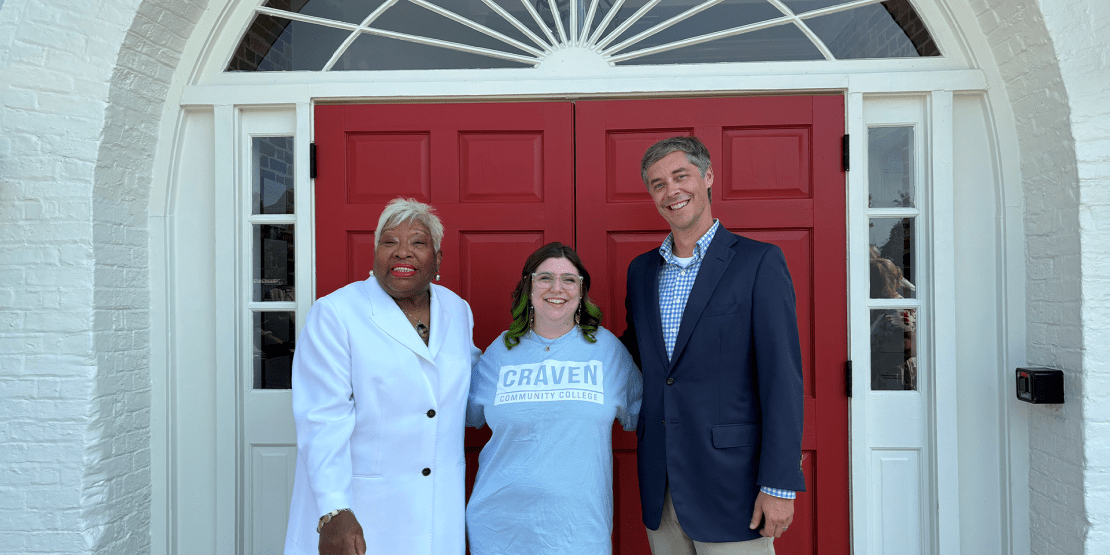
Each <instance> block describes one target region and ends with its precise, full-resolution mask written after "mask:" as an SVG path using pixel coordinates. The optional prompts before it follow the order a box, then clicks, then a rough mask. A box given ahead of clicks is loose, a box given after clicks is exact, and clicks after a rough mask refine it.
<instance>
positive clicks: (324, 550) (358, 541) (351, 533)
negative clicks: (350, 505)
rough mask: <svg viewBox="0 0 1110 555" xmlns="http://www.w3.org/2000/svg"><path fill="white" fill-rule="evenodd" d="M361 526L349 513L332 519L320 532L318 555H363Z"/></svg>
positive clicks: (353, 515) (364, 543) (364, 548)
mask: <svg viewBox="0 0 1110 555" xmlns="http://www.w3.org/2000/svg"><path fill="white" fill-rule="evenodd" d="M365 553H366V540H365V539H364V538H363V537H362V526H361V525H360V524H359V523H358V519H357V518H355V514H354V513H352V512H351V511H343V512H341V513H339V514H337V515H335V516H333V517H332V519H331V520H330V521H328V523H327V524H325V525H324V527H323V529H321V530H320V555H365Z"/></svg>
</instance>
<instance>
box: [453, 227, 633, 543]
mask: <svg viewBox="0 0 1110 555" xmlns="http://www.w3.org/2000/svg"><path fill="white" fill-rule="evenodd" d="M589 290H590V274H589V272H587V271H586V268H585V267H584V266H582V261H581V260H580V259H579V258H578V254H577V253H575V252H574V250H573V249H571V248H570V247H567V246H565V245H563V244H561V243H549V244H547V245H544V246H543V247H541V248H540V249H539V250H537V251H536V252H534V253H532V255H531V256H529V257H528V260H527V261H525V263H524V268H523V270H522V271H521V277H520V283H518V284H517V287H516V290H515V291H514V292H513V302H512V314H513V324H512V326H511V327H510V328H509V329H508V331H505V332H504V333H502V334H501V335H500V336H499V337H498V338H497V339H496V340H494V342H493V344H491V345H490V346H489V348H488V349H486V351H485V354H483V355H482V358H481V359H480V360H479V361H478V365H477V366H476V367H475V369H474V374H473V376H472V378H471V382H470V384H471V385H470V398H469V400H468V403H467V422H466V423H467V425H468V426H475V427H481V426H482V425H483V424H488V425H489V427H490V429H491V430H492V432H493V436H492V437H491V438H490V440H489V443H487V444H486V445H485V447H483V448H482V452H481V454H479V455H478V477H477V479H476V481H475V484H474V493H473V494H472V495H471V497H470V502H469V504H468V505H467V508H466V527H467V536H468V537H469V540H470V552H471V553H472V555H510V554H527V555H581V554H608V553H610V552H611V545H612V544H611V540H610V537H611V534H612V531H613V453H612V430H613V420H614V419H617V420H619V421H620V423H621V425H622V426H623V427H624V429H625V430H634V429H636V418H637V416H638V414H639V412H640V394H641V391H642V382H641V379H640V372H639V370H638V369H637V368H636V366H635V364H634V363H633V362H632V357H631V356H630V355H629V354H628V351H627V350H626V349H625V348H624V345H622V344H621V342H620V341H619V340H618V339H617V338H616V337H615V336H614V335H613V334H612V333H610V332H609V331H608V330H606V329H605V328H603V327H601V326H600V323H601V309H599V308H598V307H597V306H596V305H594V304H593V303H592V302H590V298H589Z"/></svg>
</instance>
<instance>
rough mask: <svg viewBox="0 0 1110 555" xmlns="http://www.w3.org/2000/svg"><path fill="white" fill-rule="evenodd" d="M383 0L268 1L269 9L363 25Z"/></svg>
mask: <svg viewBox="0 0 1110 555" xmlns="http://www.w3.org/2000/svg"><path fill="white" fill-rule="evenodd" d="M382 2H383V0H268V1H267V2H266V4H265V5H266V7H267V8H274V9H275V10H285V11H287V12H293V13H299V14H304V15H311V16H315V17H320V18H324V19H334V20H336V21H343V22H346V23H362V22H363V20H365V19H366V16H368V15H370V13H371V12H373V11H374V10H375V9H377V7H378V6H381V5H382Z"/></svg>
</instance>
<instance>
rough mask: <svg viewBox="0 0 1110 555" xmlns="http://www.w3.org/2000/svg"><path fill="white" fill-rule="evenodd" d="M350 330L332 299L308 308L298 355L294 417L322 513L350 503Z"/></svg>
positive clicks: (301, 453) (352, 424)
mask: <svg viewBox="0 0 1110 555" xmlns="http://www.w3.org/2000/svg"><path fill="white" fill-rule="evenodd" d="M351 369H352V360H351V348H350V338H349V337H348V329H347V326H346V324H345V322H344V321H343V318H342V315H341V314H340V313H339V310H338V309H337V307H336V306H334V303H333V302H330V301H329V300H328V299H327V298H325V299H321V300H320V301H317V302H316V303H315V304H314V305H313V306H312V309H311V310H309V313H308V318H307V321H306V323H305V327H304V330H303V331H302V332H301V336H300V340H299V341H298V342H297V351H296V353H295V354H294V357H293V391H292V394H293V420H294V423H295V424H296V427H297V451H298V455H299V456H300V458H301V459H302V460H303V461H304V463H305V466H306V470H307V473H306V474H307V477H308V482H309V485H310V486H311V488H312V494H313V497H314V498H315V500H316V509H317V514H320V515H323V514H325V513H327V512H329V511H333V510H335V509H342V508H345V507H350V506H351V476H352V472H353V470H352V466H351V434H352V433H353V432H354V428H355V418H356V415H355V404H354V398H353V394H354V392H353V388H352V382H351Z"/></svg>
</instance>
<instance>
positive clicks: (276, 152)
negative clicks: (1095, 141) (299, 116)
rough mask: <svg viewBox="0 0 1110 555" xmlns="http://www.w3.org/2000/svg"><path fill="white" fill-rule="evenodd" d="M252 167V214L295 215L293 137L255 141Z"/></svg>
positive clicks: (258, 138) (252, 145)
mask: <svg viewBox="0 0 1110 555" xmlns="http://www.w3.org/2000/svg"><path fill="white" fill-rule="evenodd" d="M251 164H252V166H253V168H252V171H251V175H252V176H253V181H254V183H253V187H252V190H251V210H252V212H251V213H252V214H292V213H293V137H255V138H254V140H253V141H252V143H251Z"/></svg>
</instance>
